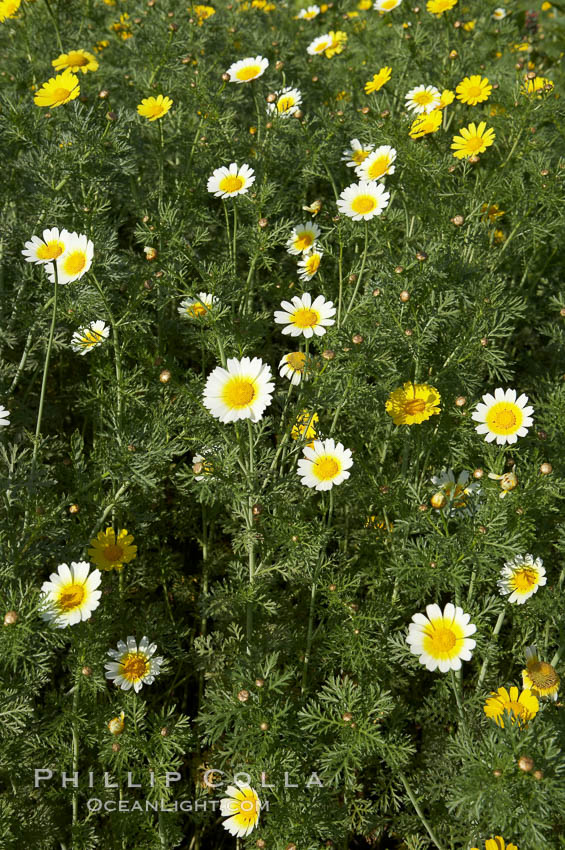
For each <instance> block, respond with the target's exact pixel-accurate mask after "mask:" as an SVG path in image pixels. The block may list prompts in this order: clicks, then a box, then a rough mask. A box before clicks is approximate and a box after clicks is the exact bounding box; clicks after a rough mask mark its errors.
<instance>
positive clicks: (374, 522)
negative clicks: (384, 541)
mask: <svg viewBox="0 0 565 850" xmlns="http://www.w3.org/2000/svg"><path fill="white" fill-rule="evenodd" d="M365 528H372V529H374V530H375V531H388V532H389V534H391V533H392V532H393V531H394V523H393V522H391V521H390V520H389V519H384V518H383V517H380V516H375V515H374V514H373V515H371V516H368V517H367V522H366V523H365Z"/></svg>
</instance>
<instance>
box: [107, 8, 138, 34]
mask: <svg viewBox="0 0 565 850" xmlns="http://www.w3.org/2000/svg"><path fill="white" fill-rule="evenodd" d="M128 21H129V15H128V13H127V12H123V13H122V14H121V15H120V20H119V21H116V23H114V24H112V26H111V27H110V29H111V30H113V31H114V32H115V33H116V35H117V36H118V37H119V38H121V39H122V41H125V40H126V39H128V38H131V37H132V35H133V33H132V31H131V26H130V25H129V24H128Z"/></svg>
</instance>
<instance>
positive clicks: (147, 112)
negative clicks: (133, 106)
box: [137, 94, 173, 121]
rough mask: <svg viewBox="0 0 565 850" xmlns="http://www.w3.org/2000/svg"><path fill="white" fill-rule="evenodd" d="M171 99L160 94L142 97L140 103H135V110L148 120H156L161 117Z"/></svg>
mask: <svg viewBox="0 0 565 850" xmlns="http://www.w3.org/2000/svg"><path fill="white" fill-rule="evenodd" d="M172 105H173V101H172V100H171V98H170V97H164V96H163V95H162V94H159V95H157V97H144V98H143V100H142V101H141V103H139V104H138V105H137V111H138V112H139V114H140V115H143V117H144V118H148V119H149V121H156V120H157V118H162V117H163V115H165V114H166V113H167V112H168V111H169V109H170V108H171V106H172Z"/></svg>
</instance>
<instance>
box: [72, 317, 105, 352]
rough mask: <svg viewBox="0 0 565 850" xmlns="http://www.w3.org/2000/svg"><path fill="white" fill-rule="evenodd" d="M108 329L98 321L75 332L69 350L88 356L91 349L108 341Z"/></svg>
mask: <svg viewBox="0 0 565 850" xmlns="http://www.w3.org/2000/svg"><path fill="white" fill-rule="evenodd" d="M109 333H110V328H109V327H108V326H107V325H106V324H105V323H104V322H102V321H101V320H100V319H99V320H98V321H96V322H91V323H90V325H87V326H86V327H84V328H79V330H78V331H75V332H74V334H73V336H72V339H71V348H72V349H73V351H76V353H77V354H88V352H89V351H92V349H93V348H96V347H97V346H98V345H102V343H103V342H104V340H105V339H108V335H109Z"/></svg>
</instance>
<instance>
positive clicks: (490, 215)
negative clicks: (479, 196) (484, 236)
mask: <svg viewBox="0 0 565 850" xmlns="http://www.w3.org/2000/svg"><path fill="white" fill-rule="evenodd" d="M503 215H505V211H504V210H501V209H500V207H499V206H498V204H490V206H489V204H483V205H482V207H481V221H490V222H491V224H494V222H495V221H496V219H497V218H500V217H501V216H503Z"/></svg>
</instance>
